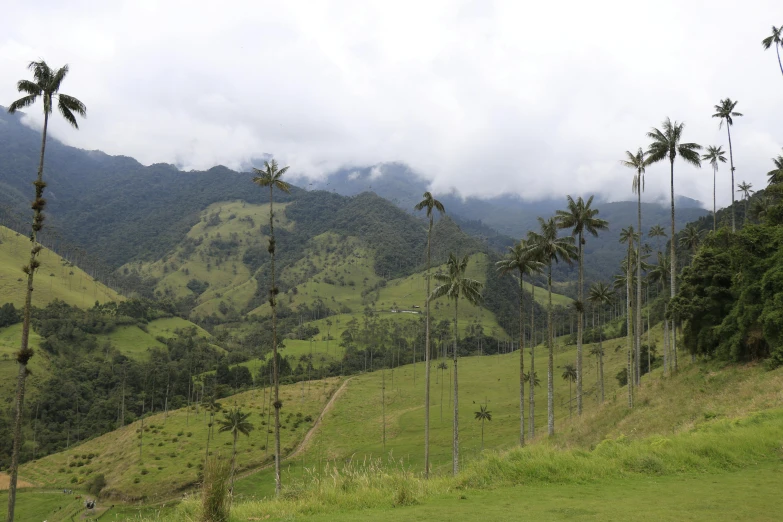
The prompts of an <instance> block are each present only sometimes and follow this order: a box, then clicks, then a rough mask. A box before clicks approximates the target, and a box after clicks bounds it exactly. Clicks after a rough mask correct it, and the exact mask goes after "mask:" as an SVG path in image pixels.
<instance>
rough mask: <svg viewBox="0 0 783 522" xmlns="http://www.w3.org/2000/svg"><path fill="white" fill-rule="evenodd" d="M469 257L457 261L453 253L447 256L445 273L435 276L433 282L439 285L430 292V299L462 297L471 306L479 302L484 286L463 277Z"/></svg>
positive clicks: (456, 298) (455, 298)
mask: <svg viewBox="0 0 783 522" xmlns="http://www.w3.org/2000/svg"><path fill="white" fill-rule="evenodd" d="M468 259H469V256H467V255H466V256H465V257H463V258H462V259H458V258H457V256H456V255H454V253H451V254H449V260H448V261H447V262H446V273H445V274H442V273H440V274H435V276H434V277H435V280H436V281H438V282H440V283H441V284H440V285H438V286H436V287H435V289H434V290H433V291H432V295H431V298H432V299H437V298H438V297H443V296H445V297H447V298H449V299H453V300H455V301H456V300H458V299H459V298H460V297H464V298H465V299H467V301H468V302H469V303H471V304H474V305H475V304H479V303H480V302H481V289H482V287H483V286H484V285H482V284H481V283H480V282H478V281H476V280H475V279H468V278H467V277H465V272H466V271H467V268H468Z"/></svg>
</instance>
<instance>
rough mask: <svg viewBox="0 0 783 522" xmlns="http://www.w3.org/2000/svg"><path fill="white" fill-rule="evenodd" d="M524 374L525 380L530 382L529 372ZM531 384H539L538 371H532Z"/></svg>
mask: <svg viewBox="0 0 783 522" xmlns="http://www.w3.org/2000/svg"><path fill="white" fill-rule="evenodd" d="M524 375H525V382H530V372H527V373H526V374H524ZM533 386H541V379H539V378H538V372H533Z"/></svg>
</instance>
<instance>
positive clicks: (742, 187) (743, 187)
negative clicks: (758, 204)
mask: <svg viewBox="0 0 783 522" xmlns="http://www.w3.org/2000/svg"><path fill="white" fill-rule="evenodd" d="M752 188H753V184H752V183H748V182H747V181H743V182H742V183H740V184H738V185H737V192H742V197H743V198H745V199H748V198H749V197H750V195H751V194H752V193H753V192H755V191H754V190H752Z"/></svg>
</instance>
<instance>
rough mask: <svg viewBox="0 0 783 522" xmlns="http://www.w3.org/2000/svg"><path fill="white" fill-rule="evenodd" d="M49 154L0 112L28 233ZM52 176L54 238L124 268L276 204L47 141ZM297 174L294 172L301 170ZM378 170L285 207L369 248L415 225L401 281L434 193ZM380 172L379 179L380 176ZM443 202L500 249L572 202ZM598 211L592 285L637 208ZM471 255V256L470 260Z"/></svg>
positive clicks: (388, 258) (220, 176) (8, 194)
mask: <svg viewBox="0 0 783 522" xmlns="http://www.w3.org/2000/svg"><path fill="white" fill-rule="evenodd" d="M39 146H40V135H39V133H38V131H37V130H34V129H30V128H28V127H26V126H25V125H23V124H22V123H21V116H19V115H8V114H6V113H5V111H2V110H0V188H2V189H3V190H1V191H0V194H2V195H0V217H3V216H5V217H4V218H3V219H5V220H6V221H7V222H9V221H10V222H14V223H17V224H19V225H22V224H23V223H24V221H25V220H26V217H27V216H26V210H25V209H26V208H27V205H28V203H27V200H28V199H29V197H30V196H29V195H28V192H29V190H30V186H29V183H30V179H32V176H33V175H34V172H35V169H36V166H37V160H38V151H39ZM45 168H46V179H47V182H48V184H49V186H48V188H47V197H48V198H49V199H50V206H49V210H50V211H51V221H50V222H47V227H48V228H45V229H44V234H45V235H49V236H51V235H53V234H57V237H59V238H60V239H62V240H63V241H65V242H69V243H72V244H74V245H77V246H79V247H81V248H85V249H87V251H88V252H89V253H90V255H92V256H95V257H97V258H100V259H101V260H103V261H105V262H107V263H108V264H109V265H110V266H111V267H115V268H116V267H118V266H120V265H123V264H125V263H129V262H131V261H139V260H141V261H154V260H157V259H160V258H162V257H164V255H166V253H168V252H170V251H171V250H172V249H173V248H175V246H176V245H177V244H178V243H180V242H181V241H182V240H183V239H184V238H185V237H186V236H187V235H188V231H189V230H190V229H191V228H192V227H193V226H195V225H196V224H197V223H198V221H199V218H200V214H201V213H202V212H203V211H204V210H205V209H207V208H208V207H210V205H213V204H215V203H219V202H227V201H237V200H241V201H244V202H246V203H248V204H254V205H261V204H264V203H266V202H268V192H267V191H265V190H262V189H260V188H259V187H255V186H253V185H252V184H251V182H250V178H251V175H250V174H249V173H237V172H234V171H231V170H229V169H226V168H224V167H219V166H218V167H214V168H212V169H209V170H208V171H205V172H200V171H199V172H197V171H191V172H182V171H180V170H178V169H177V168H176V167H174V166H173V165H166V164H156V165H150V166H143V165H141V164H139V163H138V162H136V161H135V160H133V159H131V158H127V157H121V156H108V155H106V154H104V153H102V152H99V151H84V150H80V149H75V148H72V147H68V146H65V145H63V144H61V143H59V142H58V141H57V140H55V139H53V138H50V139H49V141H48V147H47V162H46V167H45ZM292 168H294V169H296V165H293V166H292ZM379 169H380V170H378V169H375V170H374V169H372V168H369V167H368V168H363V169H347V170H345V171H340V172H337V173H335V174H333V175H331V176H330V177H328V178H327V179H326V180H325V181H323V182H322V183H320V184H319V183H314V184H313V187H315V188H322V189H323V190H320V191H313V192H306V191H303V190H301V189H298V188H296V187H293V189H292V192H291V194H290V195H287V194H284V193H281V194H279V195H278V196H277V197H276V199H277V200H279V201H280V202H281V203H282V202H290V201H298V202H299V204H298V205H296V206H294V207H292V208H291V209H290V211H291V212H293V213H294V214H295V215H292V216H291V219H293V220H296V221H298V222H300V223H301V225H302V226H304V227H307V233H308V234H309V235H310V236H311V237H312V236H315V235H318V234H320V233H323V232H328V231H331V230H333V229H336V230H338V231H341V232H346V233H350V234H353V235H358V236H360V237H362V238H363V239H365V240H368V239H378V240H382V241H378V243H379V244H382V243H384V242H386V241H387V238H388V237H389V235H388V234H387V232H388V227H389V226H394V224H397V225H399V226H401V227H403V228H405V227H408V228H410V230H411V232H412V234H409V235H406V236H397V237H394V236H392V237H394V240H393V241H392V242H390V243H388V245H387V246H388V250H389V251H392V250H395V251H397V252H398V254H397V255H393V254H391V253H387V254H385V255H383V256H382V260H380V261H379V263H381V264H382V265H384V266H383V267H379V268H381V271H383V270H387V271H389V272H390V273H392V274H394V275H402V274H403V273H405V271H406V270H408V271H409V270H410V269H412V268H413V267H415V266H418V265H420V263H421V261H422V257H421V254H420V253H419V252H421V250H420V249H419V250H418V251H417V253H416V256H418V257H415V258H414V250H416V248H415V247H416V246H417V245H418V244H419V243H417V242H418V241H420V238H421V236H422V234H423V231H424V230H423V229H424V227H423V225H422V223H423V221H422V220H420V219H413V220H412V219H411V217H410V215H411V213H412V212H413V206H414V204H415V203H416V202H417V201H418V200H419V199H420V197H421V193H422V192H423V191H424V190H426V189H427V184H426V182H425V181H424V180H423V179H422V178H419V177H418V176H416V175H415V174H413V173H411V172H410V170H409V169H408V168H407V167H406V166H404V165H402V164H385V165H383V166H382V168H379ZM376 171H377V172H380V174H378V175H376ZM25 173H29V175H25ZM365 192H376V193H377V194H379V195H380V196H382V197H383V198H385V199H386V200H388V201H391V202H392V203H394V206H397V207H399V208H401V209H403V210H404V212H403V213H393V212H391V209H390V208H389V207H387V206H381V207H380V208H377V209H369V208H367V207H368V205H370V206H378V200H377V199H376V200H373V199H372V197H371V196H369V195H366V194H363V193H365ZM340 194H343V195H349V196H355V197H349V198H346V197H341V196H340ZM574 196H576V194H575V195H574ZM437 197H438V198H439V199H440V200H441V201H443V203H444V205H445V206H446V211H447V213H448V214H450V215H453V216H454V220H455V222H456V223H458V224H459V225H460V226H461V227H462V228H463V230H464V231H466V232H468V233H469V234H471V235H474V236H476V237H477V238H479V239H480V240H481V242H482V243H483V244H484V245H486V246H485V248H491V249H494V250H499V251H502V250H504V249H505V247H507V246H508V245H509V244H511V243H512V242H513V238H519V237H522V236H523V235H524V234H526V233H527V231H528V230H530V229H531V228H536V227H537V223H536V218H537V217H538V216H542V217H548V216H550V215H552V214H553V213H554V211H555V210H556V209H558V208H563V207H564V206H565V198H563V200H562V201H560V200H544V201H540V202H528V201H523V200H521V199H520V198H518V197H517V196H502V197H495V198H490V199H487V200H483V199H477V198H466V199H463V198H462V197H460V196H458V195H455V194H442V195H441V194H438V195H437ZM598 197H599V198H600V195H598ZM595 206H596V207H597V208H599V209H600V210H601V211H602V214H601V217H605V219H608V220H609V221H610V224H611V225H612V230H610V231H609V232H606V233H603V234H602V235H601V237H599V238H597V239H591V240H590V241H588V243H587V253H586V254H587V259H588V262H587V264H586V277H587V279H588V281H591V280H597V279H604V280H606V279H609V278H610V277H611V276H612V275H613V273H614V270H615V267H617V266H618V265H619V261H620V259H621V258H622V255H623V252H622V250H623V249H622V246H621V245H619V244H618V242H617V238H616V235H617V234H616V233H615V232H616V230H615V228H616V229H617V230H619V229H621V228H622V227H625V226H627V225H629V224H631V223H634V222H635V221H636V205H635V203H634V202H619V203H600V204H596V205H595ZM697 206H698V205H697V204H696V202H694V201H693V200H688V199H687V198H679V200H678V214H677V215H678V218H677V226H678V227H682V226H684V224H685V223H687V222H689V221H692V220H693V219H695V218H696V217H698V216H701V215H704V214H705V213H706V212H705V211H704V210H701V209H698V208H696V207H697ZM324 216H327V219H324V218H323V217H324ZM392 220H393V221H395V222H396V223H391V221H392ZM667 220H668V206H666V205H663V206H661V205H656V204H646V205H645V206H644V210H643V221H644V226H643V228H644V229H645V230H647V229H648V228H649V227H650V226H653V225H656V224H665V223H666V222H667ZM413 223H419V225H418V226H413V225H412V224H413ZM259 224H260V223H259ZM17 228H19V227H17ZM370 234H372V236H373V238H370V237H369V235H370ZM473 248H474V247H473V246H470V247H466V248H465V251H466V252H467V251H470V250H472V249H473ZM572 276H573V273H572V269H571V268H569V267H566V266H562V265H561V266H558V267H557V268H556V272H555V277H556V278H557V279H559V280H561V281H564V280H568V279H572Z"/></svg>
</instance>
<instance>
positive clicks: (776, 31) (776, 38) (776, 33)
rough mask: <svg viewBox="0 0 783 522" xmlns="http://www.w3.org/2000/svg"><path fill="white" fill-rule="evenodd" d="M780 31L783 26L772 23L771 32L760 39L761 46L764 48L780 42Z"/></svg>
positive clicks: (782, 30) (782, 29)
mask: <svg viewBox="0 0 783 522" xmlns="http://www.w3.org/2000/svg"><path fill="white" fill-rule="evenodd" d="M781 32H783V27H780V28H778V27H775V26H774V25H773V26H772V34H771V35H770V36H767V37H766V38H764V39H763V40H762V41H761V45H762V47H764V49H769V48H770V47H772V44H775V45H778V44H780V36H781Z"/></svg>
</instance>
